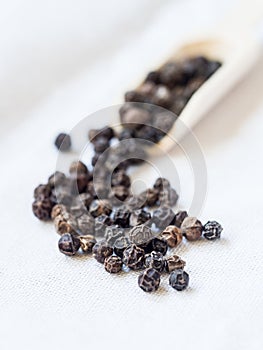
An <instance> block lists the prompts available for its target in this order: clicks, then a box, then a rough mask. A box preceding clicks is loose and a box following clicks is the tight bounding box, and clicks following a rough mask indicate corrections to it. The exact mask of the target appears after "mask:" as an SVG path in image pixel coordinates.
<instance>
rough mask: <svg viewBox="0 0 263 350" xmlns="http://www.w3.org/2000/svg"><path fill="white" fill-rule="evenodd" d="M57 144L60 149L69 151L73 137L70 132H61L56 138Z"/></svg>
mask: <svg viewBox="0 0 263 350" xmlns="http://www.w3.org/2000/svg"><path fill="white" fill-rule="evenodd" d="M55 146H56V147H57V149H58V150H59V151H62V152H65V151H68V150H69V149H70V147H71V138H70V136H69V135H68V134H65V133H61V134H59V135H58V136H57V138H56V140H55Z"/></svg>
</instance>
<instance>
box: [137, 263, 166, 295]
mask: <svg viewBox="0 0 263 350" xmlns="http://www.w3.org/2000/svg"><path fill="white" fill-rule="evenodd" d="M160 281H161V276H160V273H159V272H158V271H156V270H155V269H152V268H149V269H147V270H145V271H144V272H143V273H142V274H141V275H140V276H139V277H138V284H139V287H140V288H141V289H142V290H143V291H144V292H147V293H151V292H155V291H156V290H157V289H158V288H159V285H160Z"/></svg>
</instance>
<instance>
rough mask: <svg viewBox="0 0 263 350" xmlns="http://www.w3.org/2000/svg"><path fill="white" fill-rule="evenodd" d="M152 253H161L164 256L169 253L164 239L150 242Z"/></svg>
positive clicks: (157, 238) (154, 239) (156, 238)
mask: <svg viewBox="0 0 263 350" xmlns="http://www.w3.org/2000/svg"><path fill="white" fill-rule="evenodd" d="M150 248H151V251H153V250H154V251H155V252H159V253H161V254H163V255H165V254H166V253H167V250H168V243H167V242H166V240H165V239H163V238H162V237H160V238H159V237H154V238H153V239H152V240H151V242H150Z"/></svg>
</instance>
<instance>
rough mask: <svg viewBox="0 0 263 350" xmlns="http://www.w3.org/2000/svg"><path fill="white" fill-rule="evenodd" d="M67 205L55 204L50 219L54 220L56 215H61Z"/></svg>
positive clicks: (65, 210)
mask: <svg viewBox="0 0 263 350" xmlns="http://www.w3.org/2000/svg"><path fill="white" fill-rule="evenodd" d="M67 211H68V210H67V207H66V206H65V205H63V204H56V205H55V206H54V207H53V208H52V211H51V219H52V220H54V219H55V218H56V217H57V216H59V215H62V216H63V213H66V212H67Z"/></svg>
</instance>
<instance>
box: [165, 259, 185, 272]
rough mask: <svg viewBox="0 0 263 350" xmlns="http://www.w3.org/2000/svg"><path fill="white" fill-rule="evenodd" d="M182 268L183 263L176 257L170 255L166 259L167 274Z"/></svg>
mask: <svg viewBox="0 0 263 350" xmlns="http://www.w3.org/2000/svg"><path fill="white" fill-rule="evenodd" d="M184 267H185V261H183V260H182V259H181V258H180V257H179V256H178V255H172V256H169V257H168V258H166V262H165V269H166V271H167V272H168V273H170V272H172V271H174V270H179V269H184Z"/></svg>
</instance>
